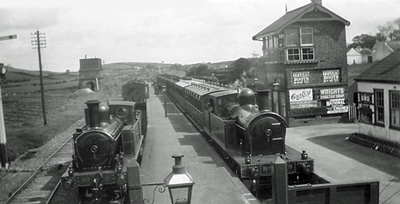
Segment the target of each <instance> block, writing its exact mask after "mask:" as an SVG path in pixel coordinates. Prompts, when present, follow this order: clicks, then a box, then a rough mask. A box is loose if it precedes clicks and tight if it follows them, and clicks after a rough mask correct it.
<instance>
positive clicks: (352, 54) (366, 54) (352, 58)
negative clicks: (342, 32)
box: [347, 46, 372, 65]
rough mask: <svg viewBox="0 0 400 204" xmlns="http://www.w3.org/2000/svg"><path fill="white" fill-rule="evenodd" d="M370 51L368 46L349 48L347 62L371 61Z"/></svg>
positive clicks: (349, 63) (350, 63)
mask: <svg viewBox="0 0 400 204" xmlns="http://www.w3.org/2000/svg"><path fill="white" fill-rule="evenodd" d="M371 54H372V51H371V50H370V49H368V48H361V47H360V46H358V47H357V48H356V49H354V48H351V49H350V50H349V51H347V64H348V65H352V64H363V63H370V62H372V56H371Z"/></svg>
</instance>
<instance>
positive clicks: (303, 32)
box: [300, 28, 313, 45]
mask: <svg viewBox="0 0 400 204" xmlns="http://www.w3.org/2000/svg"><path fill="white" fill-rule="evenodd" d="M300 36H301V38H300V41H301V45H312V44H313V30H312V28H301V29H300Z"/></svg>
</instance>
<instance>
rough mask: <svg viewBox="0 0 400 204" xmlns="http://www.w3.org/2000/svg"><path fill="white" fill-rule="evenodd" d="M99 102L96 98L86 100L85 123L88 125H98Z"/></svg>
mask: <svg viewBox="0 0 400 204" xmlns="http://www.w3.org/2000/svg"><path fill="white" fill-rule="evenodd" d="M99 104H100V101H98V100H89V101H86V105H87V107H88V108H87V117H86V125H89V127H99V126H100V117H99Z"/></svg>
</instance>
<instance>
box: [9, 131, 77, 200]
mask: <svg viewBox="0 0 400 204" xmlns="http://www.w3.org/2000/svg"><path fill="white" fill-rule="evenodd" d="M72 145H73V144H72V137H69V138H68V139H67V140H66V141H65V142H64V143H62V144H61V146H60V147H59V148H58V149H56V151H55V152H54V153H52V154H51V155H50V156H49V157H48V158H47V159H46V160H45V161H44V162H43V163H42V164H41V165H40V166H39V167H38V168H37V169H36V170H35V171H34V172H33V173H32V175H31V176H30V177H29V178H28V179H27V180H26V181H25V182H24V183H22V185H20V186H19V188H18V189H17V190H15V191H14V192H13V193H12V194H11V195H10V196H9V197H8V199H7V201H6V203H7V204H12V203H32V204H33V203H35V204H39V203H50V201H51V199H52V197H53V195H54V193H55V192H56V190H57V189H58V187H59V186H60V177H61V175H62V174H63V173H64V172H65V171H66V169H67V168H68V166H69V164H70V163H71V154H72V151H73V146H72Z"/></svg>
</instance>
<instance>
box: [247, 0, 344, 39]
mask: <svg viewBox="0 0 400 204" xmlns="http://www.w3.org/2000/svg"><path fill="white" fill-rule="evenodd" d="M315 8H318V9H320V10H322V11H324V12H327V13H329V14H331V15H332V19H335V20H340V21H342V22H343V23H344V24H345V25H350V22H349V21H347V20H345V19H343V18H342V17H340V16H338V15H337V14H335V13H333V12H332V11H330V10H329V9H327V8H325V7H323V6H322V5H320V4H317V3H309V4H306V5H304V6H302V7H300V8H297V9H294V10H292V11H289V12H287V13H286V14H285V15H283V16H282V17H280V18H279V19H278V20H276V21H275V22H273V23H272V24H270V25H269V26H267V27H266V28H264V29H263V30H261V31H260V32H258V33H257V34H256V35H254V36H253V40H259V39H258V38H259V37H261V36H263V35H267V34H269V33H272V32H276V31H278V32H279V31H280V29H282V28H283V27H284V26H286V25H288V24H289V23H293V22H295V19H296V18H298V17H299V16H301V15H303V14H305V13H307V12H310V11H312V10H313V9H315Z"/></svg>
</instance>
